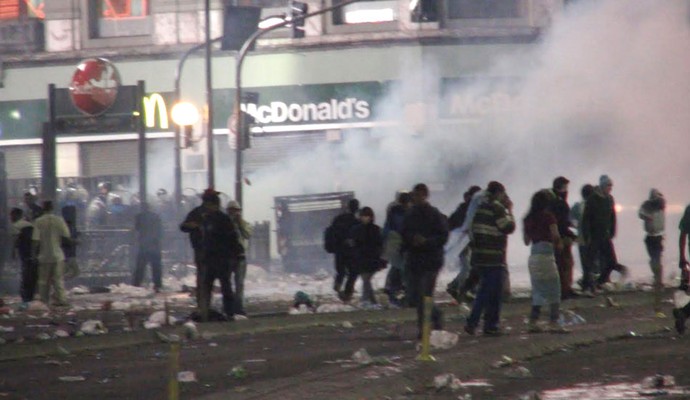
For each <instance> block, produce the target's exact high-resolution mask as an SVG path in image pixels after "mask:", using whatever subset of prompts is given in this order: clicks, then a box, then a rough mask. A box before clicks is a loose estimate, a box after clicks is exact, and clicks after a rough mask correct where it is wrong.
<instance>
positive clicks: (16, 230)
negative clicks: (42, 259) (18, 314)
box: [10, 208, 38, 309]
mask: <svg viewBox="0 0 690 400" xmlns="http://www.w3.org/2000/svg"><path fill="white" fill-rule="evenodd" d="M23 217H24V212H23V211H22V209H21V208H13V209H12V211H10V221H12V228H11V229H12V238H13V240H14V248H15V249H16V251H17V253H16V254H17V255H18V256H19V260H20V261H21V265H22V273H21V289H20V295H21V297H22V305H21V308H22V309H25V308H27V306H28V304H29V302H31V301H33V299H34V294H35V292H36V281H37V279H38V265H36V259H35V258H34V254H33V252H32V245H31V237H32V235H33V231H34V226H33V225H32V224H31V222H29V221H27V220H25V219H24V218H23Z"/></svg>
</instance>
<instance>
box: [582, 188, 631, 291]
mask: <svg viewBox="0 0 690 400" xmlns="http://www.w3.org/2000/svg"><path fill="white" fill-rule="evenodd" d="M612 188H613V181H612V180H611V178H609V177H608V175H602V176H601V177H600V178H599V186H597V187H596V188H595V189H594V193H592V195H591V196H589V198H588V199H587V203H585V211H584V215H583V217H582V230H583V237H584V240H585V244H586V245H587V246H588V248H589V251H590V252H591V253H590V254H591V260H592V262H593V263H594V265H597V267H598V272H599V278H598V279H597V286H599V287H602V286H603V285H604V284H606V283H608V282H609V281H610V279H611V272H613V271H618V272H619V273H620V274H621V276H622V277H624V278H625V277H627V275H628V269H627V267H625V266H624V265H621V264H619V263H618V259H617V258H616V251H615V249H614V247H613V238H614V237H615V236H616V208H615V206H616V202H615V200H614V199H613V196H611V190H612Z"/></svg>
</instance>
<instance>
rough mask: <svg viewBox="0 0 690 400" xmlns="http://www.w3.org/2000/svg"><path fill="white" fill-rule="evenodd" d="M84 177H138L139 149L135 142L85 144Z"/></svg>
mask: <svg viewBox="0 0 690 400" xmlns="http://www.w3.org/2000/svg"><path fill="white" fill-rule="evenodd" d="M81 153H82V160H83V162H84V164H83V165H82V175H83V176H85V177H92V176H108V175H132V176H134V175H138V169H139V164H138V155H139V151H138V147H137V142H136V141H135V140H123V141H119V142H98V143H84V144H82V147H81Z"/></svg>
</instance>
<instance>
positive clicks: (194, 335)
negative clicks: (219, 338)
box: [183, 321, 199, 340]
mask: <svg viewBox="0 0 690 400" xmlns="http://www.w3.org/2000/svg"><path fill="white" fill-rule="evenodd" d="M183 326H184V335H185V337H186V338H187V339H190V340H193V339H198V338H199V330H198V329H197V327H196V324H195V323H194V322H192V321H187V322H185V323H184V325H183Z"/></svg>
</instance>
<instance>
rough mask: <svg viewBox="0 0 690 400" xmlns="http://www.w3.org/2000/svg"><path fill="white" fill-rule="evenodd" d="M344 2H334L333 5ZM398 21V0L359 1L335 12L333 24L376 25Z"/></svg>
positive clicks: (341, 0) (335, 0) (338, 0)
mask: <svg viewBox="0 0 690 400" xmlns="http://www.w3.org/2000/svg"><path fill="white" fill-rule="evenodd" d="M342 2H344V0H333V4H334V5H336V4H338V3H342ZM397 20H398V1H397V0H369V1H359V2H356V3H353V4H350V5H347V6H345V7H343V8H340V9H338V10H336V11H334V12H333V24H335V25H351V24H375V23H384V22H393V21H397Z"/></svg>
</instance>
